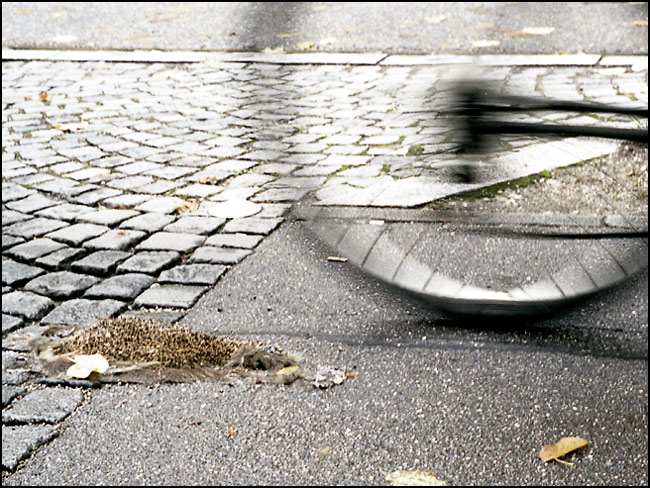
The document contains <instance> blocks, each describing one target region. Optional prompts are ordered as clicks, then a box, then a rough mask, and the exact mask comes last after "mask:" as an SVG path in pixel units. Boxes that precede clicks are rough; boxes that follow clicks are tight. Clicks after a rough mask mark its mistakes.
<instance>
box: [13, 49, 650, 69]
mask: <svg viewBox="0 0 650 488" xmlns="http://www.w3.org/2000/svg"><path fill="white" fill-rule="evenodd" d="M2 60H3V61H37V60H40V61H98V62H101V61H104V62H131V63H210V62H248V63H250V62H255V63H269V64H354V65H381V66H425V65H445V64H454V65H467V64H472V65H475V64H480V65H482V66H628V65H634V66H645V67H646V69H647V65H648V56H647V54H646V55H607V54H476V55H456V54H427V55H419V54H395V55H391V54H387V53H381V52H376V53H327V52H315V53H264V52H203V51H84V50H80V51H55V50H35V49H3V50H2Z"/></svg>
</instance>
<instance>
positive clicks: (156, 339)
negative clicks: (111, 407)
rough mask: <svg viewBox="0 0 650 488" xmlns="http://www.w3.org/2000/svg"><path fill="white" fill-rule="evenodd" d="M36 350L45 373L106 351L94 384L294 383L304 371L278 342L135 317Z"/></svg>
mask: <svg viewBox="0 0 650 488" xmlns="http://www.w3.org/2000/svg"><path fill="white" fill-rule="evenodd" d="M33 351H34V353H35V354H36V356H37V357H38V358H39V360H40V362H41V364H42V365H43V369H44V370H45V372H47V373H49V374H52V373H54V374H56V375H58V376H63V372H64V369H67V367H69V366H70V364H71V362H70V361H69V358H71V357H72V356H74V355H76V354H101V355H102V356H103V357H104V358H106V359H107V360H108V362H109V364H110V365H111V367H110V368H109V370H108V371H107V372H106V373H105V374H102V375H95V374H93V375H91V378H92V380H93V381H95V382H97V381H99V382H116V381H123V382H151V381H156V380H158V381H161V380H162V381H169V382H180V381H192V380H221V379H228V378H231V377H233V376H239V377H243V378H252V379H253V380H254V381H255V382H268V383H291V382H293V381H295V380H296V379H298V377H299V376H300V373H301V360H300V359H299V358H298V357H297V356H294V355H291V354H288V353H285V352H284V351H283V350H282V348H281V347H279V346H276V345H269V344H255V343H252V342H250V341H247V340H243V339H238V338H233V337H219V336H215V335H212V334H207V333H202V332H198V331H195V330H192V329H190V328H189V327H187V326H178V325H170V324H167V323H164V322H157V321H155V320H151V319H146V318H142V317H135V316H130V317H119V318H104V319H99V320H97V321H96V322H94V323H93V324H91V325H90V326H86V327H81V328H77V329H75V330H74V331H73V332H72V333H71V334H70V335H68V336H67V337H64V338H60V339H53V340H52V339H43V340H41V341H39V342H36V343H34V344H33ZM293 366H297V367H295V368H294V367H293ZM278 372H279V373H280V374H278Z"/></svg>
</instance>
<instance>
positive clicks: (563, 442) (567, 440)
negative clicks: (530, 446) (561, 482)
mask: <svg viewBox="0 0 650 488" xmlns="http://www.w3.org/2000/svg"><path fill="white" fill-rule="evenodd" d="M587 445H589V442H587V441H586V440H584V439H582V438H581V437H562V439H560V440H559V441H557V443H556V444H551V445H546V446H544V447H542V450H541V451H539V458H540V459H541V460H542V461H544V462H548V461H552V460H554V459H555V460H556V461H560V462H562V461H561V460H560V459H558V458H560V457H562V456H564V455H565V454H568V453H570V452H572V451H575V450H576V449H580V448H581V447H585V446H587Z"/></svg>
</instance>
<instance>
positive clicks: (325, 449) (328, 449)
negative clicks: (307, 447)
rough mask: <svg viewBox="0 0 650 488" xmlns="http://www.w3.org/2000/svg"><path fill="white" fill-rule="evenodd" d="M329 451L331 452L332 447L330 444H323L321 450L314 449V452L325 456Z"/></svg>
mask: <svg viewBox="0 0 650 488" xmlns="http://www.w3.org/2000/svg"><path fill="white" fill-rule="evenodd" d="M330 452H332V448H331V446H325V447H324V448H322V449H321V450H319V451H316V454H317V455H318V456H327V455H328V454H329V453H330Z"/></svg>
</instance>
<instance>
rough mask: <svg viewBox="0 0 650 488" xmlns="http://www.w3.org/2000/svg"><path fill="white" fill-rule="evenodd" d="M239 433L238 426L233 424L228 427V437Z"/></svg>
mask: <svg viewBox="0 0 650 488" xmlns="http://www.w3.org/2000/svg"><path fill="white" fill-rule="evenodd" d="M236 435H237V427H235V426H234V425H231V426H230V427H226V437H235V436H236Z"/></svg>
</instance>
